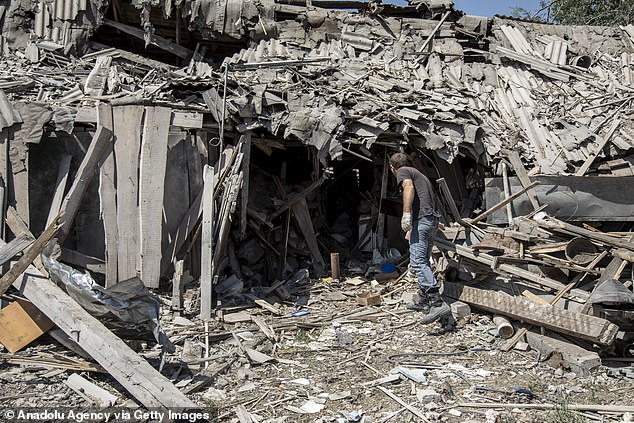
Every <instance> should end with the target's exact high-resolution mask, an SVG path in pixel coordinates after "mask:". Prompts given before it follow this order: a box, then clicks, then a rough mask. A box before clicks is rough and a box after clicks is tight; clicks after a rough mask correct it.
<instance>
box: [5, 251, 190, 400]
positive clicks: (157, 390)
mask: <svg viewBox="0 0 634 423" xmlns="http://www.w3.org/2000/svg"><path fill="white" fill-rule="evenodd" d="M1 245H4V242H1V241H0V246H1ZM13 286H14V287H15V288H17V289H18V290H19V291H20V292H21V293H22V295H24V296H25V297H26V298H27V299H29V301H31V302H32V303H33V304H34V305H35V306H36V307H37V308H38V309H39V310H40V311H42V313H44V314H45V315H46V316H47V317H48V318H49V319H51V320H52V321H53V322H54V323H55V324H56V325H57V326H58V327H59V328H60V329H62V330H63V331H64V332H65V333H66V334H68V335H69V336H70V337H71V339H72V340H73V341H75V342H77V344H79V346H80V347H82V348H83V349H84V350H86V352H87V353H88V354H90V356H91V357H92V358H94V359H95V361H97V363H99V364H100V365H101V366H102V367H103V368H104V369H105V370H107V371H108V373H110V375H112V377H114V378H115V379H116V380H117V381H118V382H119V383H120V384H121V385H122V386H123V387H124V388H125V389H126V390H127V391H128V392H129V393H130V394H132V395H133V396H134V397H135V398H136V399H137V400H138V401H139V402H140V403H141V404H143V406H145V407H147V408H152V407H154V408H156V407H158V408H162V409H170V408H171V409H176V408H180V409H195V408H197V406H196V404H194V403H193V402H192V401H191V400H190V399H189V398H187V397H186V396H185V395H184V394H183V393H182V392H181V391H179V390H178V389H177V388H176V387H175V386H174V385H173V384H172V383H171V382H170V381H169V380H168V379H167V378H165V377H164V376H163V375H161V374H160V373H159V372H157V371H156V370H155V369H154V368H153V367H152V366H151V365H150V364H149V363H148V362H147V361H146V360H145V359H144V358H142V357H140V356H139V355H138V354H137V353H135V352H134V351H132V349H130V347H129V346H128V345H127V344H126V343H125V342H123V341H122V340H121V339H119V337H117V336H116V335H114V334H113V333H112V332H110V331H109V330H108V329H107V328H106V327H105V326H104V325H103V324H102V323H101V322H100V321H98V320H97V319H95V318H94V317H92V316H91V315H90V314H88V312H87V311H86V310H84V309H83V308H82V307H81V306H80V305H79V304H77V303H76V302H75V300H73V299H72V298H71V297H69V296H68V295H67V294H66V293H65V292H64V291H62V289H61V288H59V287H58V286H57V285H56V284H55V283H54V282H53V281H51V280H50V279H47V278H45V277H44V276H43V275H42V274H41V273H40V272H39V271H38V270H37V269H36V268H35V267H33V266H29V267H28V268H27V270H26V272H25V273H23V274H22V275H21V277H19V278H18V279H17V280H16V281H15V282H14V283H13Z"/></svg>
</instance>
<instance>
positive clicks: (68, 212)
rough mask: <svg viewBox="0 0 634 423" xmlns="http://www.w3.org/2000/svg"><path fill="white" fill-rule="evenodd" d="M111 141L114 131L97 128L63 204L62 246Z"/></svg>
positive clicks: (60, 234) (60, 222)
mask: <svg viewBox="0 0 634 423" xmlns="http://www.w3.org/2000/svg"><path fill="white" fill-rule="evenodd" d="M111 140H112V131H110V130H109V129H108V128H104V127H103V126H99V127H97V130H96V131H95V135H94V136H93V138H92V141H91V142H90V146H89V147H88V151H87V152H86V155H85V156H84V159H83V160H82V162H81V165H79V169H78V170H77V173H76V174H75V179H74V180H73V184H72V185H71V187H70V189H69V190H68V193H67V194H66V196H65V197H64V201H63V202H62V207H61V211H62V213H63V215H62V218H61V219H60V221H59V224H60V227H61V229H60V231H59V234H58V237H57V238H58V241H59V244H60V245H63V244H64V240H65V239H66V237H67V236H68V234H69V233H70V229H71V226H72V223H73V220H74V219H75V215H76V214H77V211H78V210H79V205H80V203H81V199H82V198H83V196H84V193H85V192H86V189H88V184H89V183H90V181H91V180H92V177H93V175H94V174H95V173H96V170H97V165H98V163H99V161H100V160H101V157H102V156H103V154H104V153H105V151H106V148H107V146H108V145H109V144H110V142H111Z"/></svg>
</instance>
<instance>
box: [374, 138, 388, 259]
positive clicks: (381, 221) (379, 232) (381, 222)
mask: <svg viewBox="0 0 634 423" xmlns="http://www.w3.org/2000/svg"><path fill="white" fill-rule="evenodd" d="M384 153H385V154H384V157H383V174H382V175H381V194H380V195H381V198H379V214H378V220H377V225H376V237H377V238H376V239H377V242H376V248H377V250H379V253H380V254H383V250H384V248H383V247H384V245H383V240H384V239H385V235H384V232H385V214H384V213H383V212H381V205H382V204H383V198H385V195H386V194H387V178H388V176H389V173H390V162H389V158H388V156H387V148H386V149H385V151H384ZM373 247H374V246H373Z"/></svg>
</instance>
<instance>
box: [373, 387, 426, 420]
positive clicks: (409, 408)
mask: <svg viewBox="0 0 634 423" xmlns="http://www.w3.org/2000/svg"><path fill="white" fill-rule="evenodd" d="M375 388H376V389H379V390H380V391H381V392H383V393H384V394H385V395H387V396H388V397H390V398H392V399H393V400H394V401H396V402H397V403H399V404H400V405H402V406H403V407H405V408H406V409H407V411H409V412H410V413H412V414H413V415H415V416H416V417H418V418H419V419H421V420H422V421H424V422H427V423H429V420H427V418H426V417H425V415H424V414H423V413H422V412H421V411H420V410H419V409H418V408H416V407H413V406H412V405H410V404H408V403H406V402H405V401H403V400H402V399H401V398H399V397H398V396H397V395H395V394H394V393H393V392H392V391H390V390H388V389H385V388H384V387H382V386H376V387H375Z"/></svg>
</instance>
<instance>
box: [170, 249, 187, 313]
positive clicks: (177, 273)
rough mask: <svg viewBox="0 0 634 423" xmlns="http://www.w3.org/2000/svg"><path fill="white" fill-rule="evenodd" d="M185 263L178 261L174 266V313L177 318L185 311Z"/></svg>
mask: <svg viewBox="0 0 634 423" xmlns="http://www.w3.org/2000/svg"><path fill="white" fill-rule="evenodd" d="M184 264H185V262H184V261H183V260H178V261H177V262H176V263H175V264H174V278H173V279H172V311H174V314H176V315H177V316H180V315H181V312H182V311H183V288H184V287H183V266H184Z"/></svg>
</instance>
